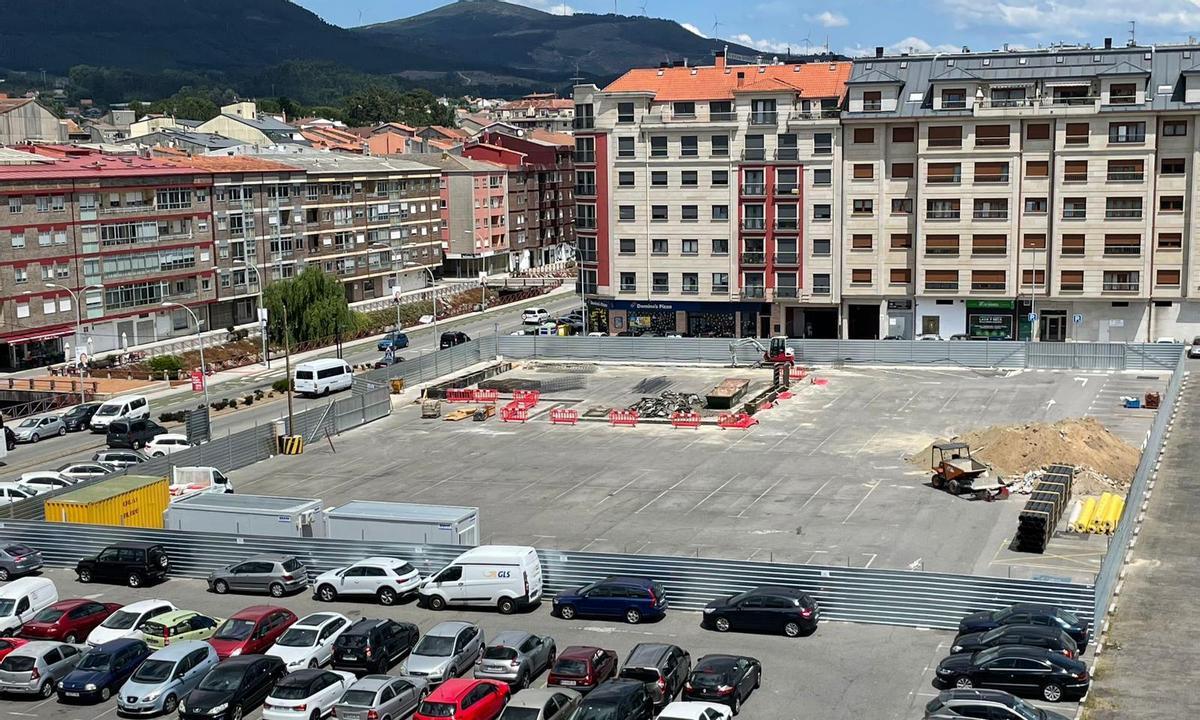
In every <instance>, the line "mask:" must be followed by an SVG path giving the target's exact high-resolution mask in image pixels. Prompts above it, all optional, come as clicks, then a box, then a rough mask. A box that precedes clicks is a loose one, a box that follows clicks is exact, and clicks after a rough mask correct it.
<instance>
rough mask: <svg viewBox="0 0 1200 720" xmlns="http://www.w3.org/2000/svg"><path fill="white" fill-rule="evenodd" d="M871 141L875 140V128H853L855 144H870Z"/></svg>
mask: <svg viewBox="0 0 1200 720" xmlns="http://www.w3.org/2000/svg"><path fill="white" fill-rule="evenodd" d="M873 142H875V128H869V127H865V128H864V127H860V128H854V144H855V145H870V144H871V143H873Z"/></svg>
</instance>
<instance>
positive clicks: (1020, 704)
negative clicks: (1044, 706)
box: [1011, 698, 1046, 720]
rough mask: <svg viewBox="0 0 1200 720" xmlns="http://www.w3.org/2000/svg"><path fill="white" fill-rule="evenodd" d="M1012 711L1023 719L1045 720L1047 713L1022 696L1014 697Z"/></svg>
mask: <svg viewBox="0 0 1200 720" xmlns="http://www.w3.org/2000/svg"><path fill="white" fill-rule="evenodd" d="M1011 707H1012V711H1013V712H1015V713H1016V714H1017V715H1018V716H1019V717H1021V718H1022V719H1023V720H1044V719H1045V717H1046V713H1045V712H1043V711H1042V710H1040V709H1038V708H1035V707H1034V706H1032V705H1030V704H1029V703H1027V702H1025V701H1024V700H1021V699H1020V698H1013V704H1012V706H1011Z"/></svg>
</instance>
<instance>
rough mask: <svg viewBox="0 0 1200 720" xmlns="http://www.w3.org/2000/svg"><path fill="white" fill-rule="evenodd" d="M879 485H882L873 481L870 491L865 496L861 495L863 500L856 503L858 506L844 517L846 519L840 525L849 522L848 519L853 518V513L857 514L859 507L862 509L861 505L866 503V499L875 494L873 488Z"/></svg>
mask: <svg viewBox="0 0 1200 720" xmlns="http://www.w3.org/2000/svg"><path fill="white" fill-rule="evenodd" d="M881 484H882V483H881V482H880V481H879V480H876V481H875V482H874V483H873V484H872V485H871V489H870V490H868V491H867V494H866V495H863V498H862V500H859V501H858V504H857V505H855V506H854V509H853V510H851V511H850V514H849V515H847V516H846V519H845V520H842V524H843V525H845V524H846V523H848V522H850V518H852V517H854V513H856V512H858V509H859V508H860V507H862V504H863V503H865V502H866V501H867V498H869V497H871V493H873V492H875V488H877V487H879V486H880V485H881Z"/></svg>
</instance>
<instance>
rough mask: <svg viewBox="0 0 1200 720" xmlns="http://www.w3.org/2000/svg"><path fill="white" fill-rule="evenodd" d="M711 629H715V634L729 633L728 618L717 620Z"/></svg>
mask: <svg viewBox="0 0 1200 720" xmlns="http://www.w3.org/2000/svg"><path fill="white" fill-rule="evenodd" d="M713 627H715V628H716V629H717V632H729V618H723V617H719V618H717V621H716V622H714V623H713Z"/></svg>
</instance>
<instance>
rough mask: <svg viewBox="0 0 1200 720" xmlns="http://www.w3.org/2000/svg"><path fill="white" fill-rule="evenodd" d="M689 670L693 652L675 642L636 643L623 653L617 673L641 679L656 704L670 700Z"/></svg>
mask: <svg viewBox="0 0 1200 720" xmlns="http://www.w3.org/2000/svg"><path fill="white" fill-rule="evenodd" d="M691 670H692V656H691V655H688V653H687V651H686V650H684V649H683V648H681V647H679V646H678V645H668V644H666V643H638V644H637V645H634V646H633V649H632V650H630V651H629V655H627V656H626V657H625V664H624V665H622V666H621V671H620V672H619V673H617V677H621V678H625V679H627V680H640V681H642V682H643V683H645V685H646V692H648V693H650V700H651V702H653V703H654V705H655V707H659V708H661V707H662V706H663V705H666V704H667V703H669V702H671V700H673V699H674V698H675V696H676V695H678V694H679V692H680V691H681V690H683V686H684V684H685V683H687V678H688V673H689V672H691Z"/></svg>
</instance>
